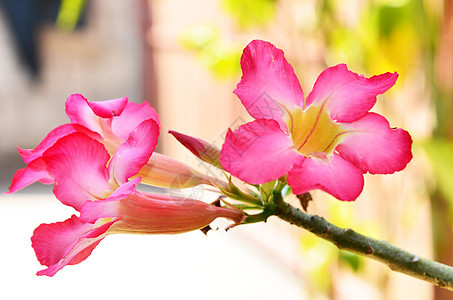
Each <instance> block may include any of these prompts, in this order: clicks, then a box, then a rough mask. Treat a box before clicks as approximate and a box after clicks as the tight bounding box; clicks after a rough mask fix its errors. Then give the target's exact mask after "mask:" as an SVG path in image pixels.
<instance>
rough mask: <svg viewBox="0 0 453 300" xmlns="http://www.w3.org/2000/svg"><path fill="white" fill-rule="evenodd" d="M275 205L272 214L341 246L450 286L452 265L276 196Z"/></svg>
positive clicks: (413, 274)
mask: <svg viewBox="0 0 453 300" xmlns="http://www.w3.org/2000/svg"><path fill="white" fill-rule="evenodd" d="M274 205H275V206H274V207H273V209H274V213H273V214H274V215H276V216H277V217H279V218H280V219H282V220H285V221H287V222H289V223H291V224H294V225H296V226H299V227H302V228H305V229H307V230H308V231H310V232H312V233H314V234H316V235H317V236H319V237H320V238H323V239H325V240H327V241H329V242H332V243H333V244H335V245H336V246H337V247H338V248H339V249H341V250H347V251H351V252H354V253H357V254H360V255H363V256H365V257H369V258H372V259H375V260H377V261H380V262H382V263H384V264H386V265H387V266H389V267H390V269H392V270H393V271H397V272H401V273H404V274H407V275H409V276H412V277H415V278H419V279H422V280H425V281H427V282H429V283H431V284H434V285H437V286H440V287H443V288H445V289H448V290H453V267H450V266H447V265H444V264H441V263H438V262H435V261H431V260H429V259H425V258H421V257H419V256H417V255H414V254H412V253H409V252H407V251H405V250H402V249H400V248H398V247H396V246H394V245H392V244H390V243H389V242H386V241H381V240H376V239H373V238H370V237H367V236H364V235H362V234H360V233H357V232H355V231H354V230H352V229H350V228H346V229H344V228H340V227H338V226H335V225H333V224H331V223H329V222H327V221H326V220H325V219H324V218H322V217H320V216H314V215H310V214H307V213H305V212H303V211H301V210H299V209H297V208H295V207H293V206H291V205H289V204H288V203H286V202H284V201H283V200H282V199H278V197H277V199H274Z"/></svg>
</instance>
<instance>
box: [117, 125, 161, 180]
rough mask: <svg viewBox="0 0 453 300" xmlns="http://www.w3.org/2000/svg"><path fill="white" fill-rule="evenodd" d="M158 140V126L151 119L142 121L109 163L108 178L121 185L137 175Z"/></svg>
mask: <svg viewBox="0 0 453 300" xmlns="http://www.w3.org/2000/svg"><path fill="white" fill-rule="evenodd" d="M158 138H159V125H158V124H157V123H156V122H155V121H154V120H153V119H148V120H145V121H143V122H142V123H141V124H140V125H139V126H137V128H135V129H134V130H132V131H131V132H130V134H129V137H128V139H127V141H126V142H124V143H123V144H121V146H120V147H119V148H118V150H117V151H116V153H115V155H114V156H113V158H112V160H111V161H110V163H109V172H110V178H111V179H113V180H115V182H116V183H117V184H118V185H121V184H123V183H125V182H126V181H127V179H129V177H132V176H135V175H137V173H138V172H139V171H140V169H141V168H142V167H143V166H144V165H145V164H146V163H147V162H148V160H149V158H150V157H151V154H152V153H153V151H154V149H155V148H156V145H157V140H158Z"/></svg>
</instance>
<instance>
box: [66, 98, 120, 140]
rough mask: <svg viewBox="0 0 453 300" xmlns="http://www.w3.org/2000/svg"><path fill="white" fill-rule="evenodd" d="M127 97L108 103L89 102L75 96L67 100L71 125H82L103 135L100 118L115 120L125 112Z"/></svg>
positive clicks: (67, 110) (67, 111) (67, 112)
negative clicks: (114, 118)
mask: <svg viewBox="0 0 453 300" xmlns="http://www.w3.org/2000/svg"><path fill="white" fill-rule="evenodd" d="M127 101H128V99H127V97H125V98H120V99H113V100H107V101H99V102H93V101H88V100H87V99H86V98H85V97H83V96H82V95H80V94H73V95H71V96H69V98H68V99H67V100H66V114H67V115H68V117H69V119H70V120H71V123H74V124H80V125H83V126H85V127H87V128H89V129H90V130H92V131H95V132H98V133H100V134H102V133H103V131H104V129H103V125H102V124H100V122H99V118H105V119H109V118H113V117H114V116H119V115H121V113H122V112H123V110H124V108H125V107H126V104H127Z"/></svg>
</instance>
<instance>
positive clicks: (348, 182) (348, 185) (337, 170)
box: [288, 154, 364, 201]
mask: <svg viewBox="0 0 453 300" xmlns="http://www.w3.org/2000/svg"><path fill="white" fill-rule="evenodd" d="M363 183H364V181H363V174H362V172H361V171H360V170H359V169H358V168H357V167H356V166H354V165H353V164H352V163H350V162H348V161H346V160H345V159H343V158H342V157H341V156H340V155H338V154H334V155H333V156H331V157H328V158H325V159H323V158H316V157H309V158H306V159H305V160H304V162H303V163H302V164H301V165H299V166H296V167H294V168H293V169H292V170H291V171H290V172H289V175H288V184H289V185H290V186H291V187H292V189H293V193H294V194H303V193H306V192H309V191H311V190H315V189H320V190H322V191H324V192H326V193H329V194H331V195H332V196H334V197H335V198H337V199H339V200H343V201H354V200H355V199H356V198H357V197H358V196H359V195H360V193H361V192H362V189H363Z"/></svg>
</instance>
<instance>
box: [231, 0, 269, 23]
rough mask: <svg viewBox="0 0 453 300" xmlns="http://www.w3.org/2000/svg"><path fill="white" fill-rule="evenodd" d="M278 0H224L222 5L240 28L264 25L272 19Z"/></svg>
mask: <svg viewBox="0 0 453 300" xmlns="http://www.w3.org/2000/svg"><path fill="white" fill-rule="evenodd" d="M276 4H277V0H248V1H244V0H222V6H223V8H224V9H225V11H227V12H228V13H229V14H230V15H231V17H232V18H233V19H234V20H235V21H236V25H237V26H238V27H239V28H240V29H250V28H252V27H257V26H263V25H266V24H268V23H269V22H270V21H272V20H273V19H274V17H275V13H276Z"/></svg>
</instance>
